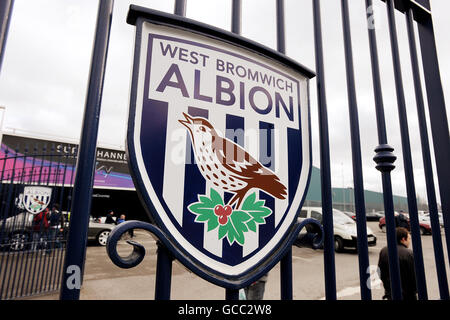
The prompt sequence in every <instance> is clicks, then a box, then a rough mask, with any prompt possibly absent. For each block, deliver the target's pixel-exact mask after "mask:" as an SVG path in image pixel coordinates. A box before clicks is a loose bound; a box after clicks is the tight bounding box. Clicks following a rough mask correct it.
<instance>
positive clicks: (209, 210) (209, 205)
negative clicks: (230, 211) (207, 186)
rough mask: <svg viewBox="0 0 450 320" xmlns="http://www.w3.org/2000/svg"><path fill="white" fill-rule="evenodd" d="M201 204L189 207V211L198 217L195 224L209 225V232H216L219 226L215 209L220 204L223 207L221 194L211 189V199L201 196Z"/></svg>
mask: <svg viewBox="0 0 450 320" xmlns="http://www.w3.org/2000/svg"><path fill="white" fill-rule="evenodd" d="M198 199H199V202H196V203H193V204H191V205H189V206H188V210H189V211H191V212H192V213H194V214H195V215H196V216H197V217H196V218H195V220H194V221H195V222H205V223H207V224H208V231H211V230H214V229H215V228H217V226H218V225H219V221H218V217H217V216H216V215H215V214H214V207H215V206H216V205H218V204H220V205H223V200H222V197H221V196H220V194H219V193H218V192H217V191H215V190H214V189H212V188H211V190H210V197H207V196H199V197H198Z"/></svg>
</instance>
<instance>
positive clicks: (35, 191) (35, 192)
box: [22, 186, 52, 214]
mask: <svg viewBox="0 0 450 320" xmlns="http://www.w3.org/2000/svg"><path fill="white" fill-rule="evenodd" d="M51 197H52V188H50V187H39V186H26V187H24V189H23V196H22V204H23V207H24V208H25V209H26V210H27V211H28V212H29V213H32V214H38V213H39V212H41V211H43V210H45V208H47V206H48V204H49V203H50V199H51Z"/></svg>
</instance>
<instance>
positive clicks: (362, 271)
mask: <svg viewBox="0 0 450 320" xmlns="http://www.w3.org/2000/svg"><path fill="white" fill-rule="evenodd" d="M341 10H342V28H343V34H344V49H345V66H346V78H347V94H348V107H349V115H350V133H351V134H350V136H351V142H352V162H353V183H354V195H355V214H356V227H357V228H356V231H357V238H356V242H357V248H358V259H359V283H360V289H361V299H362V300H371V299H372V293H371V290H370V288H369V286H367V274H368V273H367V271H368V270H369V249H368V244H367V225H366V205H365V200H364V182H363V172H362V157H361V138H360V133H359V119H358V103H357V100H356V88H355V74H354V66H353V50H352V38H351V34H350V17H349V9H348V0H341Z"/></svg>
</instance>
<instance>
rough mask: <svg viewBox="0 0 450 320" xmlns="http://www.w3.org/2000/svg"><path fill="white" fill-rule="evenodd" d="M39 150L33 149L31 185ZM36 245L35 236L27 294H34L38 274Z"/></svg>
mask: <svg viewBox="0 0 450 320" xmlns="http://www.w3.org/2000/svg"><path fill="white" fill-rule="evenodd" d="M37 150H38V147H37V145H34V148H33V160H32V162H31V176H30V180H29V183H30V184H32V183H33V175H34V169H35V164H36V157H37V154H38V152H37ZM35 245H36V244H35V243H34V236H33V238H32V241H31V246H32V258H31V264H30V271H31V270H33V272H30V273H29V276H28V281H27V286H26V289H25V292H27V293H30V292H33V285H30V283H33V281H34V276H35V273H36V259H35V257H36V254H37V250H36V247H35ZM28 289H29V290H28Z"/></svg>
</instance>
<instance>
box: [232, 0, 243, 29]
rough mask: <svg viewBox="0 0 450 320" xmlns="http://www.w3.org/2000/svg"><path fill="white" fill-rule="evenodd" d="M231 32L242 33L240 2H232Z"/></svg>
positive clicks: (240, 0)
mask: <svg viewBox="0 0 450 320" xmlns="http://www.w3.org/2000/svg"><path fill="white" fill-rule="evenodd" d="M231 32H233V33H236V34H239V35H240V34H241V32H242V0H233V2H232V4H231Z"/></svg>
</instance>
